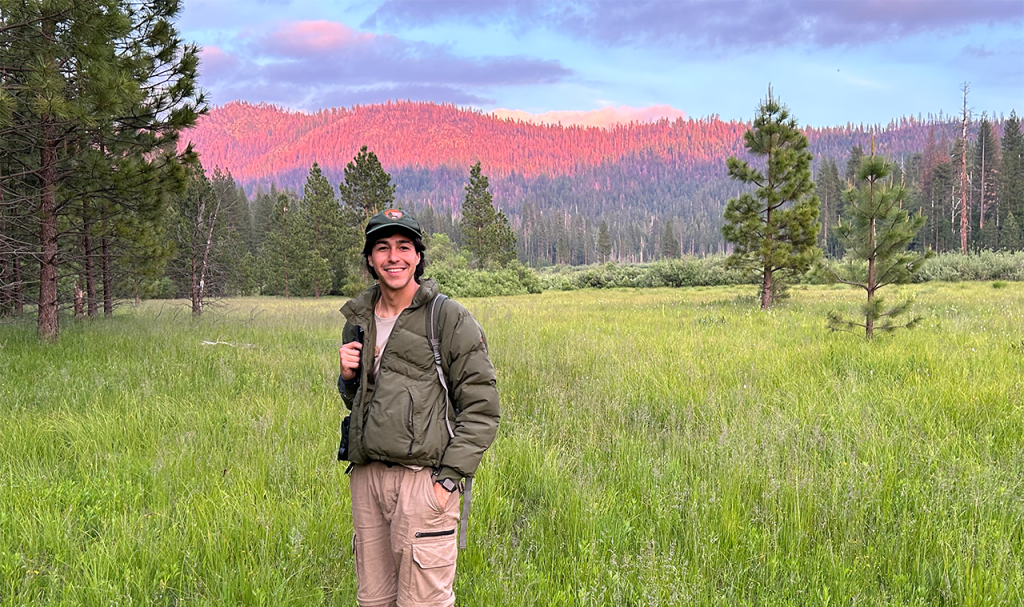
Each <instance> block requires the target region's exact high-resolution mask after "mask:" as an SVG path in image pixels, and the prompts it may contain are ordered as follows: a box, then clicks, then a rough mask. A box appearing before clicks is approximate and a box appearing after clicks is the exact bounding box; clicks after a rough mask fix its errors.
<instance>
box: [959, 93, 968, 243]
mask: <svg viewBox="0 0 1024 607" xmlns="http://www.w3.org/2000/svg"><path fill="white" fill-rule="evenodd" d="M960 141H961V142H962V143H963V146H961V149H960V252H961V253H963V254H964V255H966V254H967V228H968V225H969V224H968V221H967V206H968V199H967V83H966V82H965V83H964V116H963V122H962V127H961V135H960Z"/></svg>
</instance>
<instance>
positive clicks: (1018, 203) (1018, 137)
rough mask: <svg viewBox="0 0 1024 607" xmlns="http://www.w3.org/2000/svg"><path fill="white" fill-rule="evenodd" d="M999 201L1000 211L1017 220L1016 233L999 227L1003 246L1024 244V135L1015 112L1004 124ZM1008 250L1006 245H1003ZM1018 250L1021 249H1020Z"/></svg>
mask: <svg viewBox="0 0 1024 607" xmlns="http://www.w3.org/2000/svg"><path fill="white" fill-rule="evenodd" d="M999 200H1000V209H1003V210H1004V211H1005V213H1006V214H1007V220H1009V215H1010V214H1013V216H1014V217H1016V218H1018V219H1017V225H1018V230H1017V234H1016V235H1014V234H1006V235H1005V236H1004V235H1003V232H1007V231H1009V230H1010V228H1008V227H1006V226H1000V237H999V238H1000V243H1003V242H1007V241H1015V242H1024V231H1021V230H1022V229H1024V226H1021V225H1020V219H1019V218H1022V217H1024V136H1022V134H1021V127H1020V119H1019V118H1018V117H1017V113H1016V112H1010V117H1009V118H1007V119H1006V123H1005V124H1004V125H1003V157H1002V159H1001V162H1000V165H999ZM1002 246H1003V247H1004V248H1006V245H1002ZM1016 248H1018V249H1019V248H1020V247H1019V246H1018V247H1016Z"/></svg>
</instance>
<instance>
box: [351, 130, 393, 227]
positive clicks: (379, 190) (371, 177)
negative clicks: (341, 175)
mask: <svg viewBox="0 0 1024 607" xmlns="http://www.w3.org/2000/svg"><path fill="white" fill-rule="evenodd" d="M338 190H339V191H340V192H341V201H342V202H344V203H345V204H346V205H348V207H349V208H350V209H352V210H353V211H354V212H355V214H356V215H357V216H358V217H359V218H360V220H361V222H362V224H363V225H366V222H367V221H369V220H370V218H371V217H373V216H374V215H376V214H377V213H379V212H381V211H386V210H387V209H389V208H391V207H392V206H394V204H395V186H394V185H392V184H391V175H389V174H388V173H387V172H386V171H385V170H384V167H382V166H381V164H380V160H378V159H377V155H376V154H374V153H373V152H370V151H368V150H367V148H366V146H365V145H364V146H363V147H361V148H359V153H358V154H356V156H355V158H353V159H352V162H350V163H348V164H347V165H345V180H344V181H343V182H342V183H340V184H339V185H338Z"/></svg>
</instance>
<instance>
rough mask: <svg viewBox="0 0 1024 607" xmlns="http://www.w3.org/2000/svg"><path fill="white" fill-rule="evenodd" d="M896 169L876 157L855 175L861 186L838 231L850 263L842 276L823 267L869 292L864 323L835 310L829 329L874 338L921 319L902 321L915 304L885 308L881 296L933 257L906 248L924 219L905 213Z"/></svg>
mask: <svg viewBox="0 0 1024 607" xmlns="http://www.w3.org/2000/svg"><path fill="white" fill-rule="evenodd" d="M894 167H895V164H893V163H890V162H888V161H887V160H885V159H884V158H881V157H879V156H876V155H875V152H874V145H873V144H872V150H871V155H870V156H866V157H865V158H864V159H863V160H862V161H861V164H860V168H859V169H858V170H857V180H858V182H859V183H860V186H859V187H857V188H853V187H851V188H849V189H848V190H846V192H845V193H844V194H843V199H844V201H845V202H846V203H847V207H846V218H847V220H848V221H846V222H843V223H842V225H840V226H838V227H837V228H836V231H837V232H838V234H839V237H840V238H841V239H842V241H843V243H844V245H845V247H846V251H847V255H848V261H847V263H846V264H845V265H843V266H840V268H839V271H834V270H831V269H828V268H825V271H826V272H829V273H831V274H832V275H833V276H835V278H836V280H838V281H839V282H841V283H843V284H848V285H853V286H857V287H860V288H862V289H864V291H865V292H867V301H866V302H865V303H864V304H863V305H862V306H861V314H862V317H863V322H860V321H859V319H848V318H844V317H843V316H842V315H840V314H839V312H837V311H835V310H833V311H831V312H829V314H828V326H829V329H831V330H833V331H850V332H854V331H855V330H858V331H859V329H860V328H863V329H864V334H865V337H866V338H868V339H871V338H872V337H874V334H875V331H894V330H896V329H900V328H911V327H913V326H914V325H916V324H917V323H918V322H919V321H920V320H921V317H920V316H913V317H911V318H910V319H909V320H907V321H905V322H903V321H901V320H899V318H900V317H901V316H903V315H904V314H906V313H907V312H908V311H909V310H910V306H911V303H912V302H911V301H910V300H907V301H903V302H900V303H898V304H896V305H895V306H893V307H891V308H889V309H886V308H885V305H884V301H883V300H882V298H881V297H878V296H877V292H878V290H879V289H881V288H882V287H885V286H887V285H891V284H896V283H904V282H908V281H909V280H910V278H911V276H912V275H913V274H914V272H915V271H916V270H917V269H918V268H920V267H921V264H923V263H924V261H925V259H927V258H928V257H930V256H931V255H932V253H931V252H930V251H929V252H926V253H911V252H908V251H907V246H908V245H909V244H910V242H911V241H912V240H913V239H914V236H916V235H917V232H918V230H920V229H921V227H922V226H923V225H924V221H925V220H924V216H922V215H920V214H918V215H915V216H913V217H912V216H910V214H909V213H907V211H905V210H903V201H904V200H905V199H906V197H907V193H908V191H907V188H906V187H904V186H903V184H895V183H893V179H892V177H891V175H892V172H893V168H894Z"/></svg>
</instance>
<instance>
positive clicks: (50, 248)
mask: <svg viewBox="0 0 1024 607" xmlns="http://www.w3.org/2000/svg"><path fill="white" fill-rule="evenodd" d="M54 128H55V127H54V126H53V123H52V121H51V120H49V119H46V118H44V119H43V125H42V132H43V143H42V146H41V147H40V150H39V162H40V164H39V167H40V172H39V181H40V184H39V185H40V187H39V190H40V191H39V245H40V249H41V252H42V256H41V258H40V260H39V307H38V310H37V316H36V319H37V322H36V329H37V332H38V335H39V339H41V340H43V341H57V339H58V338H59V337H60V326H59V324H58V320H57V184H56V181H57V144H56V142H55V141H54Z"/></svg>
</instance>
